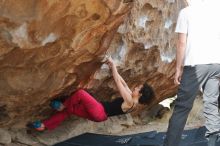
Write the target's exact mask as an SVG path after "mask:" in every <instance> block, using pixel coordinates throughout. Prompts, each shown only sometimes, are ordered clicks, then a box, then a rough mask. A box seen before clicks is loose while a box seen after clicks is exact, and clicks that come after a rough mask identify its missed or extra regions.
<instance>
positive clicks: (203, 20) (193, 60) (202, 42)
mask: <svg viewBox="0 0 220 146" xmlns="http://www.w3.org/2000/svg"><path fill="white" fill-rule="evenodd" d="M214 1H215V2H214ZM219 15H220V0H209V1H205V2H201V3H200V4H196V5H190V6H188V7H186V8H184V9H182V10H181V11H180V13H179V17H178V20H177V25H176V31H175V32H177V33H185V34H187V46H186V51H185V58H184V65H185V66H187V65H190V66H194V65H197V64H213V63H220V16H219Z"/></svg>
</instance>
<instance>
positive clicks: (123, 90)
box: [107, 57, 133, 105]
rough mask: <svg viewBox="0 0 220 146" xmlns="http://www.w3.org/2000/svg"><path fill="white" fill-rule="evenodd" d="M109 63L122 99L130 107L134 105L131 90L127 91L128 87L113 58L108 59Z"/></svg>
mask: <svg viewBox="0 0 220 146" xmlns="http://www.w3.org/2000/svg"><path fill="white" fill-rule="evenodd" d="M107 63H108V65H109V67H110V68H111V71H112V76H113V78H114V81H115V83H116V86H117V88H118V90H119V93H120V95H121V96H122V98H123V99H124V101H125V102H126V103H127V104H128V105H132V104H133V100H132V96H131V92H130V89H129V90H128V89H127V88H128V86H127V84H126V83H125V81H124V80H123V78H122V77H121V76H120V75H119V73H118V70H117V68H116V65H115V63H114V61H113V60H112V58H111V57H109V58H108V61H107Z"/></svg>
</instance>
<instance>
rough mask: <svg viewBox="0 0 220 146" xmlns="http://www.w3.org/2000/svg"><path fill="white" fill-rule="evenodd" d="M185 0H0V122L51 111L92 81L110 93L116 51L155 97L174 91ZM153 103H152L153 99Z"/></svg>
mask: <svg viewBox="0 0 220 146" xmlns="http://www.w3.org/2000/svg"><path fill="white" fill-rule="evenodd" d="M183 6H184V4H183V2H182V1H181V0H176V1H175V0H19V1H15V0H0V112H1V115H0V126H1V127H4V126H9V125H12V124H15V123H16V124H20V123H21V125H22V124H23V125H24V123H26V122H27V121H29V120H30V121H31V120H33V119H36V118H41V117H45V116H46V115H47V114H48V113H50V109H49V107H48V103H49V101H50V100H51V99H52V98H55V97H56V96H58V95H68V94H70V93H71V92H73V91H74V90H75V89H77V88H81V87H84V88H88V89H89V90H91V92H93V93H94V94H95V95H96V96H97V98H98V99H102V100H103V99H106V100H109V99H110V96H111V95H113V94H114V93H115V91H114V90H115V86H114V84H113V80H112V78H111V76H110V74H109V70H108V68H107V67H106V65H103V64H102V63H101V60H102V59H103V56H104V55H105V54H111V55H112V57H113V58H114V59H115V60H116V62H117V64H118V69H119V72H120V74H121V75H122V76H123V77H124V78H125V80H126V81H127V82H128V84H129V86H131V87H133V86H135V85H136V84H137V83H140V82H143V81H147V82H148V83H149V84H151V85H152V86H153V88H154V90H155V92H156V95H157V97H156V99H155V103H157V102H159V101H160V100H162V99H164V98H166V97H168V96H171V95H174V94H175V93H176V87H175V86H174V85H173V79H172V77H173V75H174V63H175V62H174V60H173V59H174V58H175V41H176V40H175V35H174V33H173V32H174V28H175V21H176V17H177V14H178V11H179V9H180V8H182V7H183ZM152 104H153V103H152Z"/></svg>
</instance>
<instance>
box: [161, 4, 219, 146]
mask: <svg viewBox="0 0 220 146" xmlns="http://www.w3.org/2000/svg"><path fill="white" fill-rule="evenodd" d="M219 3H220V2H219V0H188V4H189V5H188V6H187V7H186V8H184V9H182V10H181V11H180V13H179V17H178V20H177V25H176V32H177V33H178V43H177V51H176V73H175V77H174V82H175V84H177V85H179V89H178V94H177V99H176V101H175V107H174V111H173V114H172V116H171V118H170V120H169V126H168V130H167V135H166V138H165V141H164V146H179V143H180V140H181V135H182V132H183V130H184V126H185V124H186V121H187V117H188V114H189V112H190V111H191V109H192V106H193V102H194V99H195V97H196V95H197V93H198V91H199V89H201V88H202V89H203V100H204V116H205V118H206V122H205V126H206V128H207V132H206V137H207V138H208V146H216V141H218V140H219V139H220V138H219V136H220V114H219V112H218V96H219V79H218V78H219V77H220V57H219V51H220V25H219V24H220V22H219V16H218V15H219V14H220V13H219V11H220V10H219V9H220V4H219Z"/></svg>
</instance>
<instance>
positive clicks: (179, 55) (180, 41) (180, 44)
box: [174, 33, 187, 85]
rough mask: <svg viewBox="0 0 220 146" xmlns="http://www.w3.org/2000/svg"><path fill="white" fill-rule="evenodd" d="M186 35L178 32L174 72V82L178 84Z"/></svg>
mask: <svg viewBox="0 0 220 146" xmlns="http://www.w3.org/2000/svg"><path fill="white" fill-rule="evenodd" d="M186 39H187V35H186V34H185V33H179V34H178V42H177V51H176V73H175V78H174V83H175V84H177V85H179V84H180V80H181V76H182V71H183V60H184V57H185V49H186Z"/></svg>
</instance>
